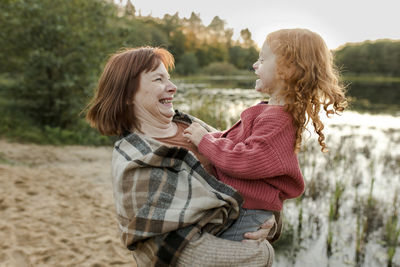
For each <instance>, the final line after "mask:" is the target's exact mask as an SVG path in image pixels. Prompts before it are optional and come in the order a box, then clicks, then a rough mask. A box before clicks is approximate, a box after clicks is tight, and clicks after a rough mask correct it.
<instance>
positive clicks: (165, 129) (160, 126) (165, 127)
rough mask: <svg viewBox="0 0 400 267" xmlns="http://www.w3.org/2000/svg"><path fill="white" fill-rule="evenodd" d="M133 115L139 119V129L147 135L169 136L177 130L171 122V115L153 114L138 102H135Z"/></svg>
mask: <svg viewBox="0 0 400 267" xmlns="http://www.w3.org/2000/svg"><path fill="white" fill-rule="evenodd" d="M135 116H136V118H137V119H138V121H139V124H140V130H141V131H142V132H143V133H144V134H145V135H147V136H149V137H156V138H166V137H171V136H174V135H175V134H176V132H177V130H178V127H177V125H176V124H175V123H174V122H172V117H167V116H163V115H162V114H156V115H154V114H152V113H150V112H149V111H148V110H147V109H146V108H144V107H143V106H142V105H141V104H139V103H135Z"/></svg>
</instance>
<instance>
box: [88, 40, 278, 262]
mask: <svg viewBox="0 0 400 267" xmlns="http://www.w3.org/2000/svg"><path fill="white" fill-rule="evenodd" d="M173 66H174V59H173V56H172V55H171V54H170V53H169V52H168V51H166V50H165V49H162V48H151V47H142V48H137V49H127V50H124V51H121V52H119V53H116V54H114V55H112V56H111V57H110V59H109V61H108V62H107V64H106V66H105V69H104V71H103V74H102V75H101V78H100V80H99V85H98V90H97V92H96V95H95V97H94V98H93V100H92V102H91V103H90V104H89V110H88V113H87V120H88V121H89V123H90V124H91V126H92V127H95V128H97V129H98V130H99V131H100V132H101V133H102V134H106V135H118V136H122V138H121V139H120V140H119V141H117V142H116V143H115V147H114V151H113V160H112V174H113V189H114V198H115V205H116V211H117V219H118V224H119V229H120V231H121V237H122V241H123V243H124V245H126V246H127V247H128V248H129V249H130V250H132V251H133V252H132V253H133V256H134V258H135V260H136V262H137V264H138V266H149V265H157V266H167V265H173V266H242V265H246V266H270V265H271V264H272V260H273V255H274V253H273V249H272V247H271V245H270V244H269V242H268V241H265V240H264V239H265V238H266V237H267V235H268V232H269V231H270V230H271V227H272V225H274V227H273V228H274V230H273V231H271V232H273V233H276V232H279V231H277V230H276V229H277V228H280V227H277V225H276V224H274V221H267V222H265V223H264V224H263V226H262V228H265V229H261V230H259V231H257V232H254V233H248V234H246V236H245V237H246V238H250V239H253V240H245V242H243V243H242V242H234V241H229V240H224V239H220V238H218V237H216V236H215V235H216V234H218V233H221V232H222V231H223V230H225V229H227V228H228V227H229V225H230V224H231V223H232V222H233V221H234V219H235V218H237V216H238V212H239V207H240V205H241V202H242V198H241V196H240V195H239V194H238V193H237V192H236V191H235V190H233V189H232V188H231V187H229V186H227V185H225V184H223V183H221V182H219V181H218V180H216V179H215V177H214V176H212V175H210V174H209V173H211V174H212V173H213V169H212V167H211V166H210V163H209V162H208V161H207V160H206V159H205V158H203V157H202V156H201V155H200V154H199V153H198V151H197V149H196V147H195V146H194V145H192V144H191V143H188V142H187V141H186V139H184V137H183V135H182V133H183V130H184V129H185V128H186V127H188V126H189V125H190V124H191V122H192V121H197V122H199V123H201V124H202V125H203V126H204V127H205V128H206V129H207V130H209V131H211V130H212V128H211V127H210V126H208V125H206V124H204V123H203V122H201V121H199V120H197V119H196V118H193V117H191V116H189V115H186V114H183V113H180V112H178V111H176V112H175V111H174V110H173V106H172V101H173V97H174V94H175V93H176V91H177V88H176V86H175V85H174V84H173V83H172V82H171V81H170V79H169V78H170V77H169V74H168V71H167V69H171V68H173ZM189 151H190V152H189ZM278 225H281V224H280V223H279V224H278ZM275 236H276V234H275ZM269 237H270V238H271V239H273V238H274V234H270V235H269ZM260 240H262V241H260Z"/></svg>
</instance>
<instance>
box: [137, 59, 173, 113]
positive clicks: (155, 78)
mask: <svg viewBox="0 0 400 267" xmlns="http://www.w3.org/2000/svg"><path fill="white" fill-rule="evenodd" d="M176 90H177V88H176V86H175V84H173V83H172V82H171V81H170V76H169V74H168V71H167V69H166V68H165V66H164V64H163V63H160V65H159V66H158V67H157V69H155V70H154V71H149V72H143V73H142V74H141V75H140V85H139V88H138V91H137V92H136V94H135V96H134V102H136V103H139V105H140V106H142V107H143V108H144V109H145V110H146V112H147V113H149V114H150V115H151V116H152V117H154V118H159V119H170V118H171V117H173V116H174V114H175V112H174V109H173V106H172V100H173V98H174V94H175V93H176Z"/></svg>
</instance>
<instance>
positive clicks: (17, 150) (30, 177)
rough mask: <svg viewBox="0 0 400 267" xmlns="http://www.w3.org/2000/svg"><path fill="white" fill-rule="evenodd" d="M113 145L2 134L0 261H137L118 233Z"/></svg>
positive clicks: (24, 263) (97, 264)
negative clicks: (20, 139)
mask: <svg viewBox="0 0 400 267" xmlns="http://www.w3.org/2000/svg"><path fill="white" fill-rule="evenodd" d="M110 160H111V147H98V148H95V147H83V146H66V147H56V146H40V145H33V144H18V143H9V142H7V141H4V140H0V266H13V267H14V266H18V267H23V266H93V267H100V266H136V265H135V263H134V261H133V258H132V257H131V255H130V254H129V251H128V250H126V249H125V248H124V247H123V246H122V244H121V242H120V239H119V235H118V229H117V224H116V220H115V212H114V204H113V196H112V187H111V177H110V164H111V163H110Z"/></svg>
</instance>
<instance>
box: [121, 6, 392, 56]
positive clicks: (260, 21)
mask: <svg viewBox="0 0 400 267" xmlns="http://www.w3.org/2000/svg"><path fill="white" fill-rule="evenodd" d="M125 1H126V0H125ZM132 3H133V5H134V6H135V8H136V10H137V11H139V10H140V11H141V14H142V15H149V14H151V15H152V16H154V17H163V16H164V14H166V13H168V14H175V12H179V16H180V17H181V18H182V17H189V16H190V14H191V12H192V11H194V12H195V13H200V18H201V19H202V21H203V24H204V25H208V24H209V23H210V22H211V20H212V18H213V17H214V16H219V17H220V18H221V19H223V20H225V21H226V23H227V25H226V27H228V28H233V29H234V39H237V38H238V36H239V34H240V30H241V29H244V28H248V29H249V30H250V32H251V33H252V37H253V40H255V41H256V43H257V44H258V45H259V46H261V45H262V43H263V41H264V39H265V37H266V35H267V34H268V33H269V32H271V31H274V30H278V29H281V28H308V29H310V30H313V31H315V32H318V33H319V34H320V35H321V36H322V37H323V38H324V39H325V41H326V43H327V45H328V47H329V48H331V49H335V48H337V47H338V46H340V45H342V44H345V43H347V42H362V41H365V40H376V39H382V38H390V39H400V0H336V1H327V0H297V1H296V0H247V1H243V0H196V1H192V0H132Z"/></svg>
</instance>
